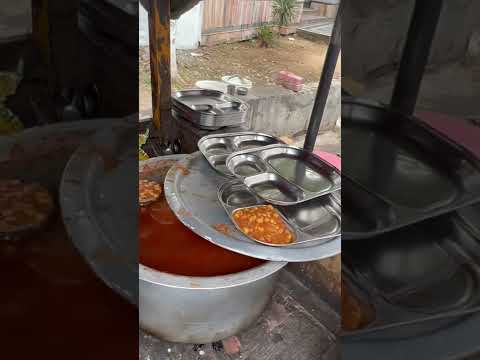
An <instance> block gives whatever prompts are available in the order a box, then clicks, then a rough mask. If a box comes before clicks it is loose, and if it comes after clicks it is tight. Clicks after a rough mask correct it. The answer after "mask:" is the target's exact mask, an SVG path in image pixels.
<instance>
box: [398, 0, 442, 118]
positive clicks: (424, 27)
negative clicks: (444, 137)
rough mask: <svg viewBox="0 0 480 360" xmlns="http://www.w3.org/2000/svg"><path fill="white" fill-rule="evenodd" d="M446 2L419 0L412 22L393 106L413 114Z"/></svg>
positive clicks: (416, 2)
mask: <svg viewBox="0 0 480 360" xmlns="http://www.w3.org/2000/svg"><path fill="white" fill-rule="evenodd" d="M443 2H444V0H417V1H415V7H414V10H413V14H412V17H411V20H410V27H409V29H408V35H407V40H406V43H405V47H404V49H403V54H402V59H401V62H400V69H399V71H398V73H397V78H396V80H395V86H394V90H393V95H392V99H391V101H390V106H391V108H392V109H394V110H398V111H400V112H402V113H403V114H406V115H412V114H413V112H414V110H415V105H416V103H417V98H418V93H419V91H420V85H421V82H422V78H423V74H424V72H425V67H426V66H427V63H428V59H429V55H430V49H431V47H432V42H433V37H434V35H435V30H436V28H437V24H438V20H439V18H440V13H441V11H442V8H443Z"/></svg>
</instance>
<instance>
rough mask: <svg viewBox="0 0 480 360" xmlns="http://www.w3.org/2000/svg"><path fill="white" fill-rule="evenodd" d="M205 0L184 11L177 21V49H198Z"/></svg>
mask: <svg viewBox="0 0 480 360" xmlns="http://www.w3.org/2000/svg"><path fill="white" fill-rule="evenodd" d="M203 5H204V4H203V1H201V2H199V3H198V4H197V5H196V6H195V7H193V8H192V9H191V10H189V11H187V12H186V13H184V14H183V15H182V16H180V18H179V19H178V20H177V21H176V28H177V29H176V33H175V43H176V47H177V49H196V48H197V47H198V46H199V45H200V41H201V37H202V22H203V20H202V19H203Z"/></svg>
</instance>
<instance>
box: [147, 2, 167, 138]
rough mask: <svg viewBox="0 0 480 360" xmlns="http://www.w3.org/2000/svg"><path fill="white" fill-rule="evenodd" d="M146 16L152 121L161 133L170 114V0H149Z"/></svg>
mask: <svg viewBox="0 0 480 360" xmlns="http://www.w3.org/2000/svg"><path fill="white" fill-rule="evenodd" d="M148 18H149V28H150V29H149V30H150V36H149V40H150V70H151V80H152V105H153V123H154V124H155V127H156V128H157V129H159V130H160V132H161V133H162V130H161V123H162V122H165V121H166V122H167V123H168V119H169V118H170V116H171V74H170V0H166V1H165V0H150V11H149V13H148Z"/></svg>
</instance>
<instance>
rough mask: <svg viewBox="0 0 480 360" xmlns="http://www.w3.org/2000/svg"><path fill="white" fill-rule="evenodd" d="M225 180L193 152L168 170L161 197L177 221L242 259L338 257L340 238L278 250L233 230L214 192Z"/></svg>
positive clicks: (287, 259) (276, 259)
mask: <svg viewBox="0 0 480 360" xmlns="http://www.w3.org/2000/svg"><path fill="white" fill-rule="evenodd" d="M228 180H229V179H228V178H226V177H223V176H221V175H219V174H218V173H217V172H216V171H215V170H213V169H212V168H211V167H210V165H209V164H208V162H207V160H206V159H205V158H204V157H203V155H202V154H201V153H200V152H196V153H194V154H191V155H189V156H187V157H185V158H184V159H183V160H181V161H180V162H179V163H178V164H177V165H174V166H173V167H172V168H171V169H170V170H169V172H168V174H167V177H166V179H165V197H166V199H167V202H168V204H169V205H170V207H171V208H172V210H173V211H174V212H175V214H176V215H177V217H178V219H179V220H180V221H181V222H182V223H183V224H184V225H185V226H187V227H188V228H190V229H191V230H192V231H193V232H195V233H196V234H198V235H200V236H201V237H203V238H205V239H207V240H209V241H211V242H212V243H214V244H216V245H218V246H221V247H223V248H225V249H228V250H231V251H234V252H237V253H240V254H243V255H247V256H251V257H256V258H260V259H265V260H272V261H289V262H303V261H313V260H319V259H323V258H327V257H330V256H334V255H337V254H339V253H340V251H341V237H340V236H339V237H336V238H334V239H331V240H329V241H327V242H318V243H313V242H312V243H305V244H298V245H292V246H289V247H282V248H279V247H272V246H266V245H262V244H259V243H257V242H255V241H253V240H250V239H249V238H248V237H246V236H244V235H243V234H242V233H241V232H240V231H238V230H237V229H236V228H235V226H234V225H233V224H232V223H231V221H230V218H229V217H228V215H227V213H226V212H225V210H224V208H223V207H222V205H221V204H220V202H219V201H218V196H217V189H218V187H219V186H220V185H221V184H222V183H223V182H225V181H228Z"/></svg>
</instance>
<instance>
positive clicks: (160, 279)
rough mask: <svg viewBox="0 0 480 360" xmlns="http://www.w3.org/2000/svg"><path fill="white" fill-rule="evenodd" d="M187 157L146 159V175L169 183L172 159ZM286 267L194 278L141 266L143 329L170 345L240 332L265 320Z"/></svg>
mask: <svg viewBox="0 0 480 360" xmlns="http://www.w3.org/2000/svg"><path fill="white" fill-rule="evenodd" d="M184 156H185V155H171V156H163V157H160V158H154V159H150V160H146V161H142V162H141V163H140V176H141V177H142V176H145V177H147V178H150V179H152V180H155V181H157V182H159V183H163V180H164V178H165V175H166V173H167V170H168V168H169V167H170V166H171V165H172V160H173V161H178V160H180V159H182V158H183V157H184ZM173 163H174V162H173ZM285 265H287V263H286V262H266V263H264V264H262V265H260V266H257V267H255V268H252V269H250V270H247V271H243V272H240V273H236V274H231V275H226V276H213V277H190V276H179V275H173V274H167V273H164V272H160V271H156V270H154V269H151V268H149V267H146V266H143V265H142V264H139V278H140V281H139V312H140V327H141V328H142V329H143V330H145V331H147V332H150V333H152V334H153V335H155V336H157V337H159V338H162V339H165V340H168V341H173V342H184V343H193V344H195V343H197V344H204V343H209V342H214V341H217V340H221V339H224V338H226V337H228V336H230V335H233V334H236V333H238V332H239V331H241V330H243V329H245V328H247V327H248V326H249V325H251V324H252V323H253V322H254V321H255V320H256V319H257V318H258V317H259V316H260V314H261V313H262V311H263V309H264V308H265V306H266V305H267V303H268V302H269V300H270V298H271V296H272V293H273V290H274V287H275V284H276V280H277V278H278V274H279V272H280V270H281V269H282V268H283V267H284V266H285Z"/></svg>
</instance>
